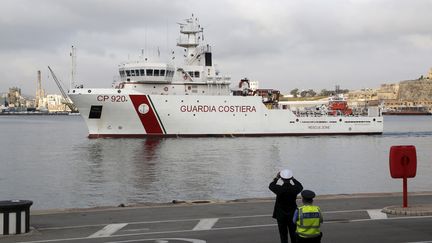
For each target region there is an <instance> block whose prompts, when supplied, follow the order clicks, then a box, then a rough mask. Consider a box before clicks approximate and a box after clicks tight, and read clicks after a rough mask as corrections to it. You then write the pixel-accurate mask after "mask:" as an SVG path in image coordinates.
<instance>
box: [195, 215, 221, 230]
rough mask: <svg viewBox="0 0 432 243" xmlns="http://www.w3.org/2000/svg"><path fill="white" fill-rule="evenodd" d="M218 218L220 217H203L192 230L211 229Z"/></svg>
mask: <svg viewBox="0 0 432 243" xmlns="http://www.w3.org/2000/svg"><path fill="white" fill-rule="evenodd" d="M218 220H219V219H218V218H210V219H201V220H200V221H199V222H198V224H197V225H195V227H194V228H193V229H192V230H209V229H211V228H212V227H213V226H214V225H215V224H216V222H217V221H218Z"/></svg>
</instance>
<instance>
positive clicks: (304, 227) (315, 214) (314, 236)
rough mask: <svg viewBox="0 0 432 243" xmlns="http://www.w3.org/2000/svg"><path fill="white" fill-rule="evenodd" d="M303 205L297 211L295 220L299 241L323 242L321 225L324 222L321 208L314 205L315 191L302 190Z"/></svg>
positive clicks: (301, 242) (299, 242) (298, 242)
mask: <svg viewBox="0 0 432 243" xmlns="http://www.w3.org/2000/svg"><path fill="white" fill-rule="evenodd" d="M301 196H302V201H303V206H301V207H299V208H298V209H297V210H296V211H295V213H294V218H293V221H294V223H295V224H296V226H297V229H296V237H297V243H303V242H311V243H315V242H318V243H319V242H321V238H322V232H321V229H320V226H321V224H322V222H323V217H322V213H321V209H320V208H319V207H318V206H315V205H313V198H314V197H315V193H314V192H313V191H310V190H304V191H302V192H301Z"/></svg>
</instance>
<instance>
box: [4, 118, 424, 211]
mask: <svg viewBox="0 0 432 243" xmlns="http://www.w3.org/2000/svg"><path fill="white" fill-rule="evenodd" d="M384 122H385V123H384V134H383V135H373V136H371V135H369V136H363V135H362V136H299V137H250V138H249V137H225V138H214V137H210V138H207V137H205V138H160V139H156V138H151V139H145V138H141V139H89V138H87V128H86V126H85V124H84V121H83V119H82V118H81V117H80V116H0V132H1V133H0V134H1V137H0V138H1V139H0V168H1V169H0V200H12V199H26V200H32V201H34V205H33V207H32V208H36V209H49V208H85V207H96V206H117V205H119V204H122V203H123V204H125V205H129V204H135V203H146V202H171V201H172V200H204V199H205V200H207V199H208V200H230V199H238V198H256V197H270V196H273V195H272V193H271V192H270V191H269V190H268V184H269V183H270V181H271V180H272V179H273V178H274V176H275V175H276V173H277V172H278V171H279V170H280V169H282V168H290V169H291V170H293V172H294V176H295V177H296V178H297V179H298V180H300V181H301V182H302V183H303V185H304V187H305V188H307V189H312V190H314V191H316V193H317V194H321V195H322V194H345V193H374V192H400V191H401V190H402V181H401V180H399V179H392V178H391V177H390V173H389V165H388V159H389V158H388V157H389V149H390V147H391V146H392V145H415V146H416V148H417V159H418V167H417V176H416V177H415V178H412V179H409V181H408V190H409V191H432V180H431V178H432V149H431V148H432V117H431V116H395V117H390V116H388V117H385V121H384ZM215 125H216V124H215Z"/></svg>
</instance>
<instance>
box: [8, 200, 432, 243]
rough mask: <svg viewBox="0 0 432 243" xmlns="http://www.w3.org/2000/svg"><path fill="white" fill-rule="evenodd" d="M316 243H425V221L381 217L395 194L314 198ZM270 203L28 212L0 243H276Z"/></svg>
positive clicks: (428, 223) (430, 225) (429, 222)
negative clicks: (22, 228)
mask: <svg viewBox="0 0 432 243" xmlns="http://www.w3.org/2000/svg"><path fill="white" fill-rule="evenodd" d="M315 202H316V204H317V205H319V206H320V207H321V209H322V211H323V215H324V224H323V227H322V231H323V233H324V237H323V240H322V242H347V241H349V242H350V243H356V242H423V243H424V242H432V230H431V229H432V216H407V215H393V214H388V213H383V212H382V209H383V208H385V207H388V206H392V205H394V206H397V205H401V204H402V195H401V194H393V193H385V194H356V195H330V196H318V197H317V198H316V200H315ZM273 204H274V200H273V198H271V199H269V198H268V199H248V200H234V201H229V202H215V203H205V202H200V203H193V202H189V203H187V202H186V203H178V204H157V205H135V206H133V207H117V208H95V209H69V210H45V211H32V212H31V213H32V216H31V226H32V227H33V229H32V231H31V232H30V233H28V234H23V235H14V236H0V242H27V243H29V242H33V243H36V242H118V243H120V242H121V243H123V242H124V243H126V242H157V243H162V242H163V243H175V242H178V243H181V242H182V243H184V242H192V243H207V242H245V243H246V242H248V243H250V242H279V236H278V231H277V225H276V222H275V220H274V219H272V218H271V213H272V209H273ZM299 204H300V202H299ZM416 205H423V206H424V208H426V209H428V210H432V207H431V205H432V193H427V192H426V193H411V194H410V195H409V204H408V206H410V207H412V208H415V207H416Z"/></svg>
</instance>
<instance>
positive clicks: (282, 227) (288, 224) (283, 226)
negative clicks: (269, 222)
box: [277, 217, 296, 243]
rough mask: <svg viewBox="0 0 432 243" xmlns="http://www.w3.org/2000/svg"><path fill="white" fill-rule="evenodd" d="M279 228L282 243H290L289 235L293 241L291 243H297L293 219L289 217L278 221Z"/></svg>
mask: <svg viewBox="0 0 432 243" xmlns="http://www.w3.org/2000/svg"><path fill="white" fill-rule="evenodd" d="M277 223H278V228H279V236H280V239H281V243H288V233H289V236H290V239H291V242H292V243H294V242H296V233H295V232H296V225H295V224H294V222H293V221H292V217H291V219H290V217H287V218H285V219H277Z"/></svg>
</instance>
